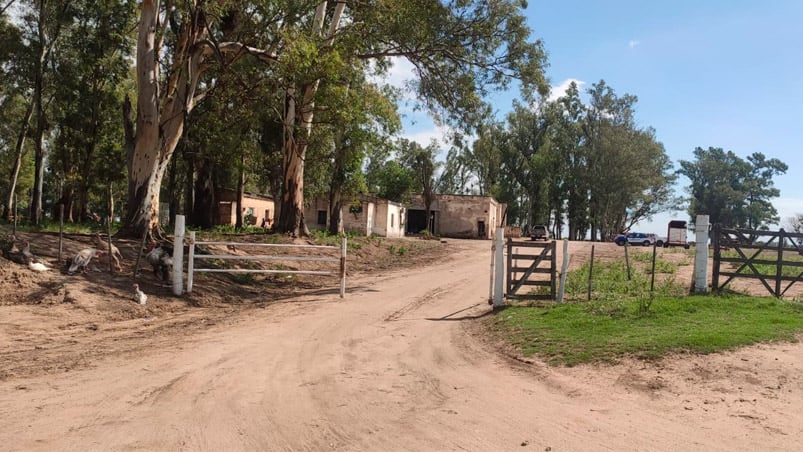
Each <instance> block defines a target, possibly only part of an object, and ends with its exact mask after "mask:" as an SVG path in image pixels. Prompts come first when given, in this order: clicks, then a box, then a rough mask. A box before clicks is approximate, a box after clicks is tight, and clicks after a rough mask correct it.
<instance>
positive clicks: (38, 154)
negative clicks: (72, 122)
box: [20, 0, 75, 224]
mask: <svg viewBox="0 0 803 452" xmlns="http://www.w3.org/2000/svg"><path fill="white" fill-rule="evenodd" d="M20 6H21V9H20V20H21V21H22V30H23V34H22V40H23V42H24V43H25V44H26V45H27V47H28V48H29V49H30V50H29V54H30V55H31V57H32V59H31V61H32V63H33V67H32V71H31V76H32V77H31V86H30V87H29V88H28V89H29V91H30V95H31V105H32V107H31V108H32V118H31V120H33V121H34V129H33V146H34V184H33V189H32V190H31V201H30V207H29V220H30V222H31V223H33V224H39V222H40V221H41V219H42V190H43V184H44V173H45V159H46V156H47V150H48V149H47V143H46V142H45V135H46V133H47V132H48V131H49V128H50V127H49V118H48V111H47V110H48V102H49V99H50V97H51V96H52V92H53V89H54V85H53V82H52V80H53V77H52V76H51V75H52V74H51V72H52V71H51V67H52V63H53V60H52V59H53V49H54V48H55V46H56V45H57V43H58V42H59V40H60V37H61V32H62V30H63V29H64V28H65V27H66V26H69V25H70V24H71V22H72V20H73V17H74V14H75V2H73V1H69V0H68V1H55V0H23V1H20ZM24 127H25V128H27V127H28V125H27V124H25V125H24Z"/></svg>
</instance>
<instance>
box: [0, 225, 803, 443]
mask: <svg viewBox="0 0 803 452" xmlns="http://www.w3.org/2000/svg"><path fill="white" fill-rule="evenodd" d="M453 246H455V247H460V248H461V251H460V252H459V253H458V255H457V259H455V260H451V261H449V262H447V263H444V264H441V265H438V266H435V267H428V268H420V269H417V270H412V271H407V272H404V273H395V274H391V275H388V276H383V277H379V278H376V277H372V278H365V279H362V280H359V281H352V282H350V285H351V286H352V287H351V288H350V289H349V294H348V295H347V298H346V299H345V301H340V300H339V299H338V298H337V296H336V294H332V295H325V296H316V297H305V298H302V299H299V300H298V301H297V302H292V303H283V304H278V305H273V306H271V307H270V308H268V309H264V310H254V311H250V312H249V313H248V317H247V318H244V319H242V321H240V322H237V323H235V325H234V326H231V325H226V326H225V328H224V327H222V326H221V327H219V328H216V329H215V328H213V329H211V330H209V331H206V332H203V333H199V335H197V336H190V337H180V338H177V339H176V341H177V342H176V343H175V344H174V345H172V346H169V347H167V348H162V349H154V350H152V351H151V353H150V354H148V355H147V356H146V357H144V358H141V359H137V360H128V359H123V358H119V357H117V358H115V357H113V358H110V359H106V360H103V361H101V362H99V363H96V365H95V366H94V367H90V368H88V369H85V370H80V371H75V372H70V373H65V374H60V375H56V376H54V375H49V376H43V377H37V378H34V379H29V380H25V381H20V380H14V381H5V382H0V419H2V423H0V450H25V451H36V450H41V451H52V450H81V451H85V450H203V451H223V450H293V451H295V450H308V451H322V450H343V451H357V450H371V451H373V450H382V451H393V450H411V451H429V450H475V451H500V450H505V451H507V450H510V451H512V450H517V451H522V450H536V451H544V450H552V451H568V450H617V451H618V450H707V451H709V450H729V451H732V450H793V449H795V448H797V447H799V443H798V439H799V438H800V437H801V434H803V431H801V427H800V426H801V425H803V424H801V421H803V415H802V414H801V413H800V411H801V410H799V407H800V406H801V403H803V397H802V395H803V390H802V389H801V382H800V379H799V377H797V375H801V372H800V370H801V363H802V362H803V351H801V347H800V346H798V345H797V344H792V345H786V346H783V347H781V348H782V349H783V350H781V348H778V349H775V348H764V349H759V350H753V351H748V352H745V353H746V354H742V355H740V354H732V355H729V356H724V357H716V358H714V357H709V358H706V357H702V358H693V359H688V360H685V362H683V363H681V364H678V365H677V366H672V365H669V366H668V365H666V364H664V365H651V364H643V363H630V364H623V365H620V366H617V367H608V368H602V369H597V368H593V367H579V368H572V369H553V368H548V367H546V366H544V365H541V364H539V363H535V364H524V363H518V362H516V361H515V360H512V359H510V358H507V357H505V356H504V355H501V354H498V353H496V352H494V350H492V348H491V347H489V346H488V345H487V344H486V343H484V342H483V341H481V340H478V339H477V338H476V337H474V335H473V332H474V326H475V325H474V324H475V323H476V322H474V321H473V319H476V318H478V317H481V316H484V315H486V314H487V313H488V312H489V306H488V304H487V302H486V299H487V295H488V286H487V285H488V279H489V278H488V273H487V271H488V268H487V267H488V261H489V259H488V253H489V248H490V243H489V242H482V241H466V242H462V241H455V242H454V243H453ZM502 315H504V313H502ZM762 350H763V351H762ZM780 351H782V352H784V353H785V354H784V355H783V356H784V357H782V358H781V359H780V361H777V360H776V361H775V362H774V363H773V365H775V366H776V367H777V369H775V368H773V369H775V371H776V374H778V375H780V374H783V375H785V377H784V378H785V379H784V380H783V381H782V382H781V381H780V380H777V378H776V379H775V380H772V381H768V379H772V378H775V377H772V376H770V375H769V374H768V373H767V372H765V371H762V369H763V368H764V367H760V368H756V369H754V368H753V366H757V365H758V364H757V360H759V359H760V358H761V357H764V358H766V356H765V355H767V354H768V353H770V352H772V353H776V352H780ZM739 365H741V367H739ZM693 366H697V367H699V369H700V370H699V371H693ZM706 366H710V367H706ZM728 366H731V367H730V368H728ZM761 366H765V364H763V363H762V364H761ZM720 367H721V368H722V372H723V373H722V376H724V375H725V374H726V373H729V375H730V376H731V380H728V381H725V380H718V379H717V378H714V377H711V376H710V375H708V377H707V378H706V375H707V374H706V372H707V373H709V374H711V375H713V374H714V370H716V369H718V368H720ZM662 372H663V373H662ZM759 374H760V375H759ZM749 375H754V376H753V377H752V378H753V379H754V380H756V381H752V380H750V379H747V376H749ZM738 376H743V377H744V379H743V380H739V379H733V378H735V377H738ZM673 378H674V379H676V380H677V381H675V380H673ZM776 380H777V381H776ZM776 384H777V388H775V387H776ZM731 385H733V386H731ZM737 385H739V387H738V389H737ZM761 394H763V396H762V395H761ZM739 399H742V400H743V401H742V402H739Z"/></svg>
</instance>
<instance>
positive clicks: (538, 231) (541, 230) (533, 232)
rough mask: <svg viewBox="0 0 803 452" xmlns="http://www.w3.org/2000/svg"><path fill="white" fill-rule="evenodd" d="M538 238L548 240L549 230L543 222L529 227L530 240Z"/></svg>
mask: <svg viewBox="0 0 803 452" xmlns="http://www.w3.org/2000/svg"><path fill="white" fill-rule="evenodd" d="M538 239H544V240H549V231H547V229H546V226H544V225H543V224H537V225H535V226H533V227H532V228H530V240H538Z"/></svg>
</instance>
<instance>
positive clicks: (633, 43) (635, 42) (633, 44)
mask: <svg viewBox="0 0 803 452" xmlns="http://www.w3.org/2000/svg"><path fill="white" fill-rule="evenodd" d="M639 44H641V41H639V40H638V39H632V40H630V41H629V42H628V43H627V46H628V47H629V48H631V49H635V48H636V47H638V45H639Z"/></svg>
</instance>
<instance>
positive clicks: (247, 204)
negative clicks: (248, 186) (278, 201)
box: [217, 190, 276, 227]
mask: <svg viewBox="0 0 803 452" xmlns="http://www.w3.org/2000/svg"><path fill="white" fill-rule="evenodd" d="M237 208H238V207H237V192H236V191H234V190H220V191H219V193H218V219H217V224H236V222H237ZM242 209H243V223H245V224H250V225H253V226H262V224H263V223H262V221H263V219H267V222H266V226H268V227H270V225H272V224H273V221H274V220H275V218H274V216H275V214H276V208H275V206H274V203H273V198H272V197H270V196H265V195H260V194H257V193H249V192H245V194H244V195H243V206H242Z"/></svg>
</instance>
